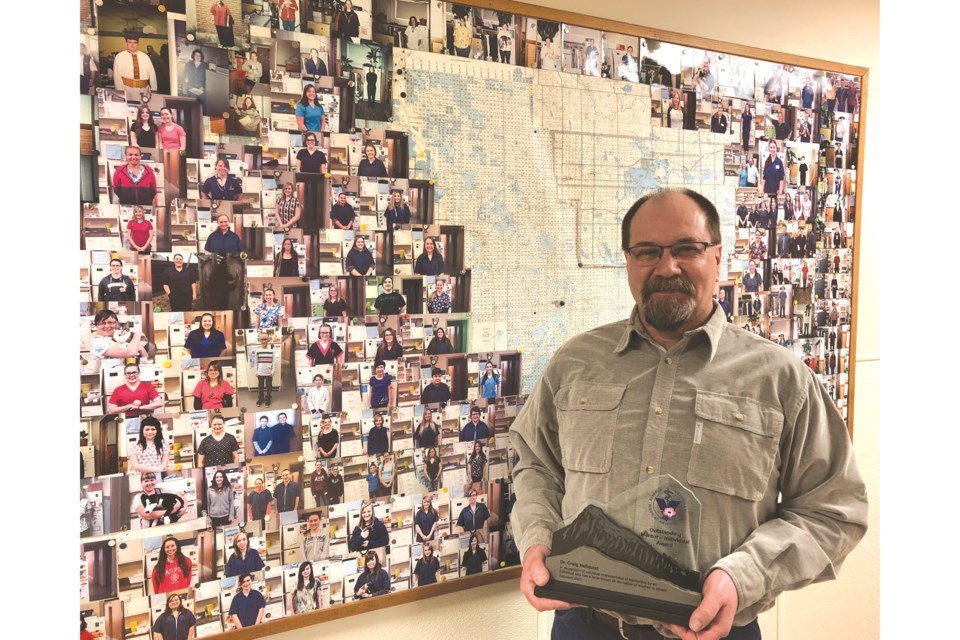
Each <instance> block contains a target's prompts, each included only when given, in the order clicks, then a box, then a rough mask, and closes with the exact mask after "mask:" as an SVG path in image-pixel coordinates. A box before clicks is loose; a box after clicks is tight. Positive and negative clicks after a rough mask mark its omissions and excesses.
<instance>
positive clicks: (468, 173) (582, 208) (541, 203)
mask: <svg viewBox="0 0 960 640" xmlns="http://www.w3.org/2000/svg"><path fill="white" fill-rule="evenodd" d="M395 64H396V65H397V69H403V73H402V75H401V76H400V77H401V78H402V79H401V80H400V81H398V82H397V84H396V86H395V93H394V114H395V117H396V119H397V120H398V121H399V122H400V123H402V126H403V127H404V128H405V129H406V131H407V133H408V135H409V137H410V148H411V156H412V157H411V177H425V178H426V177H430V176H444V179H443V181H442V184H439V183H438V185H437V206H438V210H439V217H440V218H441V219H442V220H444V221H445V222H449V223H450V224H456V225H462V226H464V227H465V229H466V236H467V237H468V238H470V239H471V241H470V242H469V243H468V245H467V255H466V261H467V263H468V264H470V265H472V267H473V275H474V296H475V297H474V300H475V303H474V308H475V311H474V316H475V318H476V319H477V321H479V322H483V321H489V322H494V323H497V322H500V323H502V324H503V325H504V327H507V326H508V327H509V329H508V335H509V338H508V339H507V342H508V343H509V344H515V345H525V346H527V347H528V348H529V349H530V351H532V352H533V353H534V354H542V355H537V356H534V357H532V358H530V359H528V360H526V361H525V367H524V388H525V389H527V390H529V389H531V388H532V386H533V383H534V382H536V380H537V379H538V378H539V377H540V373H541V372H542V370H543V367H544V366H545V365H546V363H547V361H548V360H549V357H550V355H551V354H552V353H553V352H554V351H555V350H556V349H557V348H558V347H559V346H560V345H561V344H563V342H564V341H565V340H566V339H567V338H568V337H569V336H571V335H575V334H576V333H579V332H581V331H584V330H587V329H590V328H593V327H595V326H598V325H600V324H604V323H607V322H614V321H616V320H620V319H622V318H624V317H626V316H627V315H629V313H630V309H631V308H632V306H633V304H634V303H633V298H632V297H631V296H630V292H629V290H628V289H627V287H626V275H625V273H624V271H623V270H622V269H623V267H624V261H623V255H622V253H621V251H620V245H619V243H620V222H621V220H622V219H623V214H624V213H625V212H626V211H627V209H629V208H630V205H632V204H633V203H634V202H635V201H636V200H637V198H639V197H641V196H642V195H644V194H646V193H648V192H650V191H652V190H656V189H659V188H662V187H681V186H683V187H687V188H691V189H694V190H697V191H699V192H700V193H702V194H703V195H705V196H706V197H707V198H709V199H710V200H712V201H713V202H714V203H716V205H717V208H718V209H719V210H720V212H721V215H722V216H724V214H726V215H725V217H723V218H721V225H722V230H723V236H724V244H725V245H726V246H732V244H733V242H732V240H733V237H734V229H733V225H734V216H733V211H734V210H735V208H736V207H735V205H734V196H735V189H736V180H735V178H726V179H725V178H724V171H723V154H724V145H725V144H726V143H729V140H728V139H727V140H724V138H728V137H727V136H724V137H720V136H717V137H716V138H715V140H711V138H713V137H714V136H711V135H703V134H701V133H699V132H696V131H685V130H676V129H668V128H663V127H660V126H653V124H652V123H651V118H650V113H651V107H650V100H651V98H650V86H649V85H643V84H633V83H628V82H610V81H609V80H607V79H603V78H593V77H589V76H578V75H573V74H569V73H563V72H558V71H544V70H539V69H529V68H521V67H507V66H504V65H502V64H496V63H492V62H484V61H477V60H470V61H460V60H457V59H455V58H449V57H442V58H441V57H438V56H435V55H430V54H424V53H420V52H415V51H407V50H401V51H399V52H398V55H397V59H396V62H395ZM401 92H402V93H405V94H406V96H405V97H399V96H400V93H401ZM437 113H442V114H443V117H442V118H440V117H437V115H436V114H437ZM394 126H396V125H394ZM518 263H519V264H522V265H523V266H524V267H529V269H526V268H525V269H524V270H523V271H522V272H519V271H518V270H517V268H516V265H517V264H518ZM578 265H582V266H578ZM596 267H605V268H600V269H598V268H596ZM723 267H724V272H723V273H721V278H726V275H727V274H726V261H724V263H723ZM610 269H615V270H613V271H611V270H610ZM598 290H603V294H602V295H599V296H598V295H597V291H598ZM598 299H600V300H603V301H604V303H603V307H599V306H598V305H597V304H596V301H597V300H598ZM561 301H563V303H564V304H563V305H562V306H561V305H560V302H561ZM516 318H524V319H526V321H525V322H516V321H514V320H515V319H516Z"/></svg>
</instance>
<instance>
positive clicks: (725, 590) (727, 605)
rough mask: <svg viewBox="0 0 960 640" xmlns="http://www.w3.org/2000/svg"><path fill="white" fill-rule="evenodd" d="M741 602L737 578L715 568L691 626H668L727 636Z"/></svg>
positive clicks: (689, 636)
mask: <svg viewBox="0 0 960 640" xmlns="http://www.w3.org/2000/svg"><path fill="white" fill-rule="evenodd" d="M522 580H523V578H521V584H522ZM737 603H738V601H737V587H736V586H735V585H734V584H733V580H732V579H731V578H730V576H729V575H728V574H727V572H726V571H724V570H722V569H715V570H714V571H711V572H710V575H708V576H707V579H706V580H705V581H704V583H703V601H701V602H700V606H698V607H697V608H696V609H695V610H694V612H693V613H692V614H691V615H690V625H689V628H686V627H681V626H679V625H675V624H668V625H666V627H667V628H668V629H670V631H673V632H674V633H675V634H677V635H678V636H680V638H681V640H718V639H719V638H724V637H726V636H727V634H729V633H730V628H731V627H732V626H733V616H734V615H735V614H736V613H737Z"/></svg>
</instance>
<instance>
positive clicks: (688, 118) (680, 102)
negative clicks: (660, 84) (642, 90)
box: [661, 89, 698, 131]
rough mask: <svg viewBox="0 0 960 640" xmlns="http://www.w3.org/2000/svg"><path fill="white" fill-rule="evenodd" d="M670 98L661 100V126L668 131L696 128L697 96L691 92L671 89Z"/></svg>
mask: <svg viewBox="0 0 960 640" xmlns="http://www.w3.org/2000/svg"><path fill="white" fill-rule="evenodd" d="M669 95H670V97H669V98H664V99H662V101H661V102H662V108H661V113H662V114H663V125H662V126H664V127H668V128H670V129H687V130H690V131H693V130H695V129H696V128H697V104H698V103H697V96H696V93H695V92H693V91H681V90H680V89H671V90H670V94H669Z"/></svg>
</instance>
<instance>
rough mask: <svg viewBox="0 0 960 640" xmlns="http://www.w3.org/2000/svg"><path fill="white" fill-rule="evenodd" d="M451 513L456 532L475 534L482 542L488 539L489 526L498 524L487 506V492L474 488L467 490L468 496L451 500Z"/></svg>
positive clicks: (465, 534) (467, 534) (463, 534)
mask: <svg viewBox="0 0 960 640" xmlns="http://www.w3.org/2000/svg"><path fill="white" fill-rule="evenodd" d="M450 515H451V518H453V523H454V532H455V533H457V534H458V535H460V536H474V535H475V536H476V537H477V538H478V539H479V540H480V541H481V542H486V541H487V533H488V531H489V527H490V526H491V525H494V524H496V523H495V522H493V521H492V516H491V514H490V510H489V509H488V508H487V496H486V494H482V495H481V494H480V493H479V492H478V491H477V490H476V489H474V488H471V489H470V490H469V491H467V492H466V498H456V499H452V500H451V505H450Z"/></svg>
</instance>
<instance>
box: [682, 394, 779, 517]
mask: <svg viewBox="0 0 960 640" xmlns="http://www.w3.org/2000/svg"><path fill="white" fill-rule="evenodd" d="M782 431H783V412H781V411H780V410H779V409H778V408H776V407H773V406H770V405H766V404H762V403H760V402H757V401H756V400H753V399H751V398H743V397H739V396H728V395H723V394H719V393H710V392H707V391H698V392H697V403H696V423H695V425H694V435H693V448H692V450H691V454H690V466H689V468H688V469H687V480H688V481H689V482H690V484H692V485H695V486H698V487H704V488H706V489H712V490H713V491H718V492H720V493H724V494H727V495H731V496H736V497H738V498H744V499H746V500H751V501H757V500H760V499H761V498H762V497H763V495H764V492H765V489H766V485H767V481H768V480H769V478H770V472H771V471H772V470H773V465H774V463H775V462H776V459H777V452H778V450H779V446H780V434H781V432H782Z"/></svg>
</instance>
